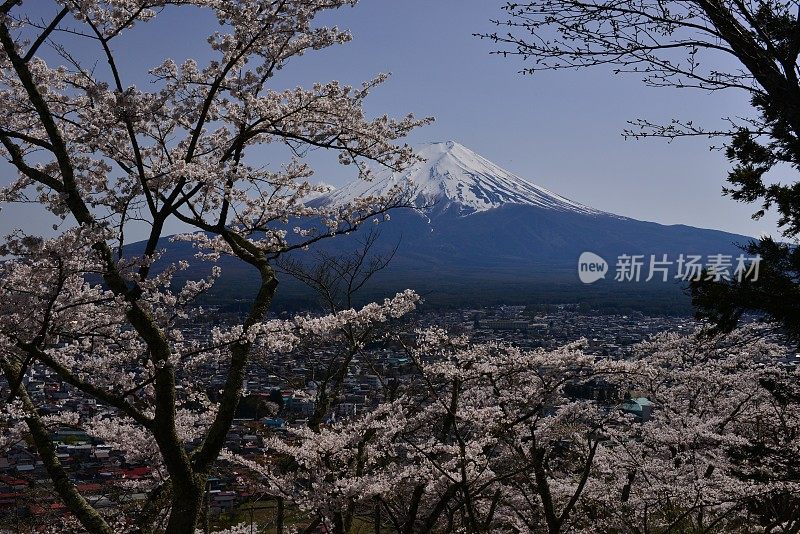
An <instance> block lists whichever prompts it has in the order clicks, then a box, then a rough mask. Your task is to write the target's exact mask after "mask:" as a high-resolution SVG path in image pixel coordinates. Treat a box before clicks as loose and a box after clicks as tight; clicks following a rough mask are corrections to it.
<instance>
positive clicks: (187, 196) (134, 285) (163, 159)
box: [0, 0, 428, 533]
mask: <svg viewBox="0 0 800 534" xmlns="http://www.w3.org/2000/svg"><path fill="white" fill-rule="evenodd" d="M52 4H53V8H54V12H53V18H52V19H51V20H49V21H44V22H40V21H38V20H37V19H36V18H34V17H33V16H32V15H31V14H30V13H29V12H28V10H27V3H25V4H23V2H21V1H20V0H3V1H2V2H0V100H2V102H3V106H2V107H1V108H0V156H2V157H3V158H5V159H6V160H7V161H8V162H10V164H11V165H12V166H13V167H14V168H15V169H16V171H17V177H16V179H15V180H14V181H13V182H12V183H11V184H9V185H8V186H6V187H5V188H3V190H2V194H1V196H2V201H3V202H6V203H8V202H29V203H35V204H38V205H40V206H42V207H44V208H45V209H46V210H48V211H49V212H50V213H52V214H54V215H55V216H56V217H59V218H60V219H61V220H62V221H63V223H61V224H59V225H57V227H56V232H57V235H56V236H55V237H49V236H35V235H30V233H28V232H26V231H25V229H24V228H21V229H20V230H19V231H17V232H15V233H14V234H13V235H11V236H9V237H8V239H7V240H6V242H5V244H4V245H3V246H2V254H3V256H4V257H6V258H7V261H5V262H4V263H3V264H2V267H0V307H2V316H1V317H0V351H1V358H2V359H1V360H0V364H1V365H2V371H3V375H4V377H5V379H6V381H7V383H8V387H9V389H10V391H11V395H10V399H9V401H8V402H7V403H6V404H7V413H8V417H9V418H16V420H21V421H24V423H25V425H26V427H27V431H28V432H29V433H30V436H31V438H32V440H33V442H34V444H35V446H36V449H37V450H38V453H39V456H40V457H41V459H42V461H43V462H44V464H45V467H46V469H47V472H48V474H49V476H50V478H51V481H52V483H53V487H54V488H55V491H56V492H57V493H58V495H59V496H60V498H61V500H62V501H63V502H64V503H65V504H66V506H67V507H68V508H69V510H70V512H71V513H72V514H73V515H74V517H75V518H76V520H77V521H78V522H79V523H80V524H81V525H82V528H83V529H85V530H86V531H89V532H93V533H112V532H117V531H119V527H118V526H114V525H112V523H111V522H110V519H108V518H105V517H104V516H103V515H102V514H101V513H99V512H98V510H97V509H95V508H94V507H93V506H92V504H91V503H90V502H89V501H88V500H87V499H86V498H85V496H83V495H81V493H80V492H79V491H78V490H77V489H76V487H75V485H74V484H73V482H72V481H71V480H70V478H69V476H68V475H67V473H66V471H65V470H64V467H63V465H62V464H61V463H60V461H59V459H58V456H57V455H56V453H55V450H54V448H53V444H52V443H51V441H50V436H49V430H48V428H49V427H48V424H49V423H48V421H46V420H45V419H44V418H43V417H42V416H40V415H39V413H38V411H37V408H38V407H37V406H36V403H35V401H34V399H33V397H32V396H31V395H30V394H29V392H28V391H27V388H26V376H27V375H28V374H29V373H30V371H31V369H33V368H39V367H43V368H46V369H48V370H49V371H50V372H51V373H52V374H53V375H54V376H57V377H58V380H60V381H62V382H63V383H65V384H68V385H69V386H70V387H72V388H74V390H76V391H78V392H80V394H81V395H85V396H87V397H90V398H92V399H95V400H96V401H97V402H98V403H99V404H100V405H101V406H103V407H104V408H105V410H106V411H105V412H103V414H102V415H101V416H98V417H97V418H95V419H93V420H91V421H82V422H81V424H85V425H86V427H87V429H88V430H89V431H90V432H93V433H95V434H96V435H97V436H100V437H102V438H103V439H106V440H109V441H110V442H112V443H118V445H119V446H120V448H121V449H122V450H125V451H130V452H131V453H135V454H138V455H146V456H147V457H148V458H151V459H152V460H153V462H154V465H155V466H156V468H157V469H158V470H159V471H160V472H161V473H162V477H163V478H161V480H160V482H158V483H156V484H154V485H153V487H152V488H150V492H149V495H148V498H147V500H146V502H145V504H144V505H143V507H142V509H141V510H140V513H139V514H138V516H137V517H135V518H132V519H131V521H130V522H129V523H130V524H132V523H136V528H138V529H139V530H140V531H142V532H149V531H152V530H153V529H154V528H156V525H157V524H158V523H157V522H156V518H158V517H159V514H160V513H161V511H162V510H164V509H166V510H167V517H166V520H165V526H164V528H165V529H166V531H168V532H174V533H181V532H183V533H193V532H194V530H195V528H196V525H197V523H198V518H199V517H200V515H201V513H202V508H203V494H204V490H205V487H206V479H207V477H208V475H209V473H210V472H211V470H212V469H213V467H214V465H215V463H216V461H217V459H218V456H219V454H220V452H221V450H222V449H223V447H224V444H225V439H226V435H227V432H228V429H229V428H230V426H231V422H232V420H233V417H234V413H235V410H236V407H237V403H238V401H239V398H240V395H241V384H242V379H243V378H244V376H245V373H246V369H247V364H248V361H249V360H250V358H251V353H252V352H253V349H254V347H263V346H267V347H269V348H270V349H271V350H278V349H281V348H286V347H290V346H292V344H294V343H297V342H298V339H299V338H300V337H302V336H304V335H320V334H321V333H323V332H325V331H327V330H329V329H331V328H335V327H337V326H341V321H344V320H354V321H358V320H380V319H381V318H382V317H385V316H390V315H392V314H397V313H400V312H401V311H402V310H406V309H407V308H408V306H409V305H413V303H414V302H415V298H414V297H413V296H412V295H409V294H401V295H399V296H398V297H397V298H396V299H394V300H389V301H387V303H386V304H385V305H374V306H372V307H368V308H367V309H366V311H363V310H362V312H360V313H359V312H353V313H352V314H339V315H338V316H337V317H336V318H332V319H329V320H324V319H320V318H317V319H305V320H303V321H298V322H284V323H280V324H278V323H274V322H266V323H265V322H264V318H265V315H266V313H267V311H268V310H269V308H270V305H271V303H272V300H273V297H274V295H275V292H276V290H277V286H278V280H277V277H276V274H275V270H274V267H273V265H274V262H275V260H276V259H277V258H278V257H280V256H281V255H282V254H285V253H287V252H289V251H292V250H297V249H301V248H304V247H307V246H310V245H313V244H314V243H316V242H317V241H319V240H321V239H325V238H327V237H330V236H334V235H337V234H342V233H346V232H350V231H353V230H355V229H356V228H358V227H359V225H360V224H361V223H362V222H364V221H372V220H374V219H375V218H376V217H380V216H381V215H382V214H385V213H386V212H387V211H388V210H390V209H392V208H395V207H399V206H403V205H405V204H406V203H407V199H406V193H405V190H404V188H403V187H402V186H400V187H398V188H396V189H395V190H393V191H392V192H390V193H389V194H388V195H386V196H384V197H380V198H379V197H368V198H361V199H358V200H356V201H354V202H353V203H351V204H350V205H347V206H335V207H334V206H329V207H311V206H309V205H308V204H307V203H306V202H305V200H307V199H308V198H309V195H312V194H314V193H317V192H319V191H321V190H323V189H324V188H323V187H321V186H316V185H313V184H312V183H311V182H310V181H309V180H310V179H311V177H312V175H313V170H312V169H311V168H310V167H309V166H308V165H307V164H306V163H305V162H304V161H303V160H302V158H301V157H299V156H301V155H302V154H303V153H304V152H305V151H307V150H308V149H310V148H320V149H326V150H329V151H332V152H334V153H336V154H338V158H339V161H340V162H341V163H342V164H343V165H352V166H353V168H354V169H356V170H357V171H358V174H359V175H360V176H361V177H362V178H363V179H369V178H370V172H369V167H368V164H369V163H376V164H379V165H384V166H387V167H390V168H393V169H401V168H403V167H404V166H405V165H407V164H408V163H409V162H411V161H412V160H413V154H412V151H411V150H410V148H409V147H408V146H407V145H397V144H395V143H396V141H397V140H398V139H400V138H402V137H403V136H404V135H406V134H407V133H408V132H409V131H410V130H412V129H413V128H415V127H417V126H420V125H422V124H424V123H426V122H428V120H427V119H415V118H414V117H413V116H410V115H409V116H406V117H403V118H400V119H392V118H389V117H387V116H381V117H377V118H374V119H371V118H368V117H367V116H366V114H365V113H364V111H363V109H362V105H363V102H364V100H365V98H366V97H367V95H368V94H369V93H370V91H371V90H372V89H374V88H375V87H376V86H377V85H379V84H380V83H382V82H383V81H384V80H385V79H386V77H385V76H384V75H380V76H378V77H377V78H375V79H373V80H371V81H369V82H367V83H365V84H364V85H363V86H361V87H358V88H353V87H349V86H345V85H342V84H340V83H338V82H336V81H330V82H320V83H317V84H314V85H313V86H312V87H310V88H300V87H298V88H293V89H279V88H275V87H273V86H272V84H271V82H272V80H273V75H274V74H275V73H276V72H277V71H278V70H279V69H282V68H284V67H285V66H286V65H287V63H289V61H290V60H291V59H292V58H295V57H297V56H300V55H303V54H305V53H308V52H312V51H314V50H319V49H323V48H327V47H330V46H333V45H337V44H341V43H345V42H347V41H348V40H349V39H350V35H349V34H348V33H347V32H346V31H343V30H340V29H339V28H336V27H325V26H318V25H315V24H314V19H315V18H316V17H317V15H319V14H320V13H322V12H324V11H329V10H335V9H337V8H342V7H347V6H351V5H353V4H355V0H106V1H101V0H80V1H78V0H57V1H54V2H52ZM192 8H193V9H202V10H206V11H210V12H211V13H213V15H214V16H215V17H216V18H217V19H218V22H219V24H220V26H219V29H218V31H216V32H214V33H213V34H212V35H210V36H208V38H207V46H208V47H209V50H208V55H209V58H210V59H208V60H207V61H205V62H201V61H199V60H192V59H190V60H186V61H184V62H182V63H177V62H175V61H173V60H171V59H169V58H164V57H155V58H153V62H152V70H150V77H151V80H152V85H151V86H150V87H148V90H145V89H142V88H140V87H137V86H135V85H131V84H130V82H129V81H128V80H127V79H126V78H127V76H128V75H129V74H128V73H127V72H126V70H125V66H124V65H123V64H122V63H120V62H119V61H118V59H117V54H116V51H117V48H116V47H117V44H118V42H119V40H120V37H121V36H122V35H126V34H128V33H131V32H135V30H136V27H137V26H139V25H141V24H145V23H148V22H149V21H151V20H152V19H154V18H156V17H157V16H158V15H159V13H160V12H161V11H163V10H165V9H182V10H187V11H188V10H189V9H192ZM200 37H202V36H200ZM75 39H79V40H81V41H82V42H83V43H84V45H83V48H82V52H81V54H77V53H74V51H73V50H72V49H71V44H70V43H74V42H75V41H74V40H75ZM86 50H91V55H92V57H91V58H89V59H86V58H85V57H84V56H85V55H86V54H87V53H88V52H86ZM45 51H47V52H48V53H49V54H50V56H51V57H55V58H56V61H55V62H54V61H53V60H50V61H49V62H48V61H46V60H45V59H44V57H45V55H46V54H45ZM267 144H282V145H283V146H285V147H288V149H290V151H292V152H293V153H294V154H295V155H296V156H294V157H291V158H289V159H288V160H287V161H284V162H278V163H276V164H270V165H266V166H261V165H260V164H257V163H255V162H254V159H253V156H254V154H255V152H256V151H257V150H258V148H259V147H262V146H264V145H267ZM176 222H177V223H180V224H182V225H184V227H186V228H187V231H186V233H185V234H184V235H182V236H179V237H177V239H182V240H185V241H190V242H192V243H193V245H194V246H195V247H197V250H198V258H202V259H204V260H210V261H212V262H213V261H215V260H216V259H218V258H219V257H220V256H221V255H227V256H231V257H233V258H234V259H236V260H238V261H241V262H243V263H244V264H246V265H248V266H249V267H250V268H251V270H252V273H253V276H254V277H255V279H256V280H257V282H258V283H257V288H256V290H255V291H254V293H253V295H252V299H251V302H250V305H249V309H248V310H247V313H246V316H245V317H244V319H243V322H242V323H241V324H239V325H237V326H235V327H233V328H229V329H218V330H216V331H215V332H213V335H212V333H210V334H209V336H208V337H207V339H195V338H193V337H191V336H187V335H185V326H186V325H187V324H190V322H191V321H192V319H193V318H195V317H196V314H198V313H201V312H202V310H201V309H199V308H198V307H197V306H196V305H195V304H194V303H195V299H196V298H197V297H198V296H199V295H201V294H202V293H204V292H206V291H208V290H209V289H210V288H211V287H212V285H213V283H214V281H215V280H216V279H217V278H218V277H219V275H220V269H219V267H217V266H212V267H210V268H209V269H208V277H207V278H205V279H190V280H189V281H187V282H185V283H183V284H181V285H179V284H177V282H176V281H175V275H176V274H178V273H180V272H181V271H186V270H187V269H188V268H189V265H188V263H186V262H180V263H177V264H171V265H165V264H164V262H159V258H160V257H161V252H162V249H163V247H164V241H163V240H162V238H163V237H164V233H165V228H171V227H173V226H171V225H173V224H175V223H176ZM142 226H144V227H146V229H147V235H146V240H145V247H144V251H143V253H141V254H135V255H132V254H131V252H130V249H129V248H126V247H125V246H124V245H125V240H126V236H127V235H129V234H130V232H132V231H134V229H136V228H141V227H142ZM126 232H127V233H126ZM209 361H215V362H218V364H219V366H220V368H221V369H223V370H224V373H225V382H224V387H223V391H222V395H221V398H220V399H219V400H218V402H215V403H211V402H210V401H209V400H208V398H207V397H206V395H205V390H204V384H203V383H202V382H203V381H202V380H201V379H199V378H198V377H197V376H193V371H194V370H196V369H197V367H198V366H200V365H203V364H204V363H205V362H209ZM190 442H192V443H193V446H192V447H191V448H190V447H189V444H190ZM116 520H117V519H116V518H115V521H116ZM126 524H128V523H126Z"/></svg>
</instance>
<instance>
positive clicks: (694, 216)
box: [0, 0, 776, 235]
mask: <svg viewBox="0 0 800 534" xmlns="http://www.w3.org/2000/svg"><path fill="white" fill-rule="evenodd" d="M503 3H504V2H503V1H501V0H402V1H399V0H361V2H360V3H359V5H358V6H357V7H355V8H353V9H350V8H348V9H343V10H338V11H336V12H333V13H332V14H330V15H327V16H326V18H325V22H326V23H335V24H337V25H339V26H340V27H345V28H349V29H350V30H351V31H352V33H353V35H354V40H353V41H352V42H351V43H348V44H346V45H344V46H337V47H334V48H331V49H328V50H325V51H321V52H312V53H309V54H308V55H306V56H304V57H302V58H300V59H299V60H297V61H296V62H294V63H292V64H290V65H289V66H288V67H287V68H286V69H285V70H284V71H282V72H281V74H280V76H279V77H278V78H277V80H276V83H280V84H283V85H290V86H291V85H297V84H308V83H311V82H313V81H327V80H331V79H337V80H341V81H343V82H347V83H352V84H358V83H360V82H361V81H363V80H366V79H369V78H371V77H372V76H374V75H375V74H376V73H379V72H391V73H392V77H391V78H390V79H389V81H388V82H387V83H386V84H384V85H383V86H382V87H380V88H379V89H378V90H376V91H375V92H374V93H373V95H372V96H371V98H370V99H369V100H368V105H367V111H368V112H370V113H372V114H382V113H384V112H386V113H389V114H394V115H401V114H405V113H407V112H414V113H415V114H417V115H420V116H427V115H432V116H434V117H436V123H435V124H434V125H432V126H429V127H426V128H423V129H421V130H419V131H418V132H416V133H415V134H414V135H413V136H412V137H411V138H410V142H412V143H424V142H427V141H440V140H448V139H453V140H456V141H459V142H460V143H462V144H464V145H466V146H467V147H469V148H471V149H472V150H474V151H475V152H477V153H479V154H481V155H483V156H485V157H486V158H488V159H490V160H492V161H494V162H495V163H497V164H499V165H501V166H503V167H505V168H507V169H508V170H510V171H512V172H515V173H516V174H519V175H520V176H523V177H524V178H527V179H528V180H530V181H533V182H534V183H537V184H539V185H541V186H544V187H546V188H548V189H551V190H553V191H554V192H556V193H559V194H561V195H563V196H566V197H568V198H571V199H573V200H576V201H579V202H581V203H584V204H587V205H590V206H592V207H595V208H598V209H602V210H605V211H610V212H613V213H618V214H621V215H625V216H629V217H634V218H637V219H642V220H648V221H656V222H660V223H665V224H678V223H680V224H689V225H693V226H699V227H704V228H717V229H722V230H727V231H731V232H736V233H741V234H747V235H758V234H761V233H772V234H775V233H776V232H775V229H776V226H775V217H774V216H769V215H768V216H767V217H766V218H764V219H762V220H761V221H757V222H755V221H752V220H751V219H750V214H751V213H752V211H754V210H755V207H752V206H745V205H741V204H738V203H736V202H734V201H732V200H730V199H728V198H726V197H723V196H722V195H721V189H722V187H723V185H724V183H725V175H726V172H727V169H728V163H727V161H726V159H725V158H724V155H723V154H722V153H720V152H719V151H710V150H709V144H710V141H708V140H706V139H694V140H679V141H675V142H673V143H667V142H665V141H660V140H648V141H633V140H624V139H623V138H622V136H621V132H622V130H623V129H624V128H625V126H626V120H628V119H633V118H637V117H646V118H649V119H653V120H656V121H668V120H669V119H670V118H671V117H676V118H681V119H688V120H694V121H695V122H696V123H704V124H708V125H715V124H718V123H719V122H720V118H721V117H725V116H735V115H743V114H746V113H747V112H748V106H747V101H746V99H745V98H744V95H742V94H736V93H728V94H724V93H717V94H714V95H709V94H704V93H701V92H697V91H688V90H683V91H681V90H675V89H650V88H646V87H644V86H643V85H642V84H641V83H640V82H639V80H638V79H637V78H635V77H633V76H628V77H615V76H612V75H611V74H610V71H608V70H603V69H595V70H584V71H562V72H554V73H541V74H537V75H535V76H523V75H520V74H519V73H518V71H519V69H520V68H521V66H522V65H521V63H519V62H518V61H516V60H513V59H503V58H502V57H498V56H492V55H490V54H489V52H490V51H491V50H492V49H493V45H492V44H491V43H490V42H488V41H481V40H480V39H477V38H475V37H473V36H472V34H473V33H476V32H488V31H492V30H493V26H492V25H491V23H490V19H491V18H493V17H498V16H500V15H501V11H500V7H501V5H502V4H503ZM47 4H50V2H49V1H45V0H31V2H30V3H29V4H28V5H29V6H31V5H32V9H34V10H37V11H39V10H40V11H41V12H42V13H45V12H49V11H50V10H51V9H52V8H50V7H49V6H47ZM214 26H215V24H213V22H212V21H211V20H210V19H209V18H207V17H204V16H201V15H200V14H199V13H194V12H190V13H189V15H188V16H187V14H186V12H185V11H182V12H181V14H180V16H178V14H176V13H175V12H174V11H168V12H166V13H165V14H164V15H163V16H162V17H161V19H160V22H155V23H150V24H145V25H140V26H138V27H137V28H136V29H134V30H133V32H132V33H131V34H130V35H129V36H128V37H126V38H125V40H123V41H120V42H118V43H117V45H116V52H117V53H118V54H119V55H120V56H121V58H122V62H123V64H124V65H125V69H126V70H128V71H129V72H130V73H131V74H129V75H127V79H126V80H125V82H126V83H127V84H136V83H146V82H145V80H146V74H145V73H146V70H147V68H149V67H151V66H153V65H154V64H157V63H159V62H160V60H161V58H163V57H173V58H175V59H176V60H180V59H183V58H185V57H190V56H193V57H199V58H202V57H204V56H205V54H207V45H206V43H205V36H206V35H207V33H208V31H209V30H210V29H212V28H214ZM102 66H103V65H98V68H101V67H102ZM312 161H313V162H314V163H316V164H317V169H318V179H319V180H321V181H325V182H328V183H332V184H334V185H341V184H343V183H345V182H346V181H347V180H349V179H350V178H351V176H350V175H349V174H348V173H349V172H351V171H352V169H350V168H347V167H338V166H336V165H334V164H332V163H329V162H328V160H327V159H324V158H320V157H318V156H313V157H312ZM0 171H2V172H3V173H4V174H6V175H7V173H8V167H2V166H0ZM2 181H3V182H6V181H7V178H2ZM30 213H31V210H29V209H21V208H15V209H11V210H4V211H2V212H0V231H2V232H3V233H5V232H7V231H8V230H9V229H11V228H13V227H15V226H20V225H21V224H24V222H23V220H24V219H27V218H28V217H31V215H30ZM26 222H29V221H26ZM42 224H43V223H42ZM25 226H27V224H25Z"/></svg>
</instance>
